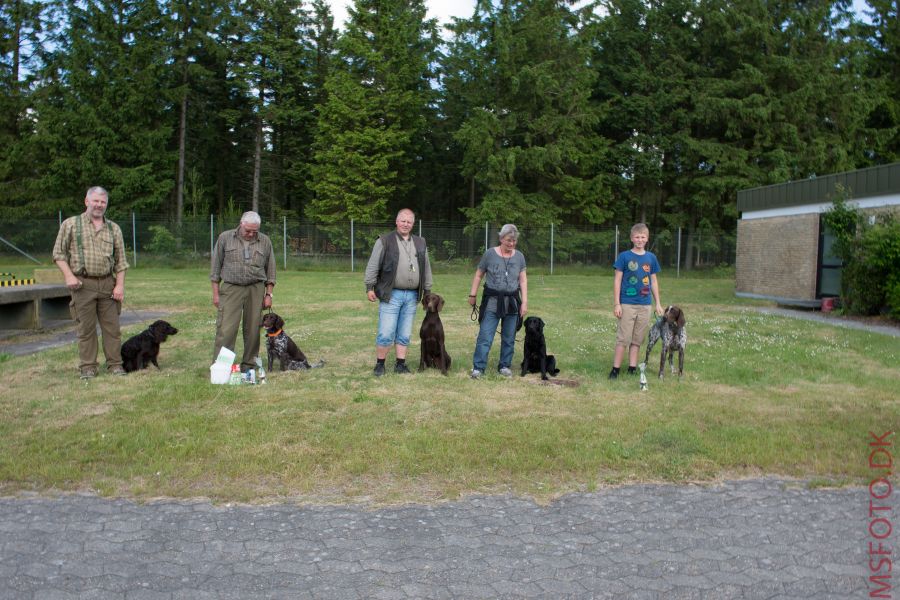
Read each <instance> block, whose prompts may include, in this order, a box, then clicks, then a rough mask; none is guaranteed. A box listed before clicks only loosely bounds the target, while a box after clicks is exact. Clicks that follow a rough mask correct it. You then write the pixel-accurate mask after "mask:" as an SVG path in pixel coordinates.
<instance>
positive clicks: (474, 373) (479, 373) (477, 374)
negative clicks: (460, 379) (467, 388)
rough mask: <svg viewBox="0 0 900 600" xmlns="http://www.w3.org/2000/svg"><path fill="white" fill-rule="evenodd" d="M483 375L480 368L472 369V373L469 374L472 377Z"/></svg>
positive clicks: (477, 377)
mask: <svg viewBox="0 0 900 600" xmlns="http://www.w3.org/2000/svg"><path fill="white" fill-rule="evenodd" d="M482 375H484V373H482V372H481V371H479V370H478V369H472V374H471V375H469V377H471V378H472V379H481V376H482Z"/></svg>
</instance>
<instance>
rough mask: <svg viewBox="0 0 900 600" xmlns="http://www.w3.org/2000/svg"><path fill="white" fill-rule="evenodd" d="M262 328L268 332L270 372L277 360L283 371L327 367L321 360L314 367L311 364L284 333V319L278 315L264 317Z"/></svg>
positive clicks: (267, 345) (271, 314)
mask: <svg viewBox="0 0 900 600" xmlns="http://www.w3.org/2000/svg"><path fill="white" fill-rule="evenodd" d="M262 327H263V329H265V330H266V354H267V355H268V357H269V371H271V370H272V363H273V362H274V361H275V359H276V358H277V359H278V362H279V364H280V365H281V370H282V371H303V370H306V369H318V368H319V367H322V366H324V365H325V361H324V360H320V361H319V362H317V363H316V364H314V365H311V364H309V361H308V360H306V355H305V354H303V351H302V350H300V348H298V347H297V344H295V343H294V340H292V339H291V338H290V337H289V336H288V334H286V333H285V332H284V319H282V318H281V317H279V316H278V315H277V314H275V313H269V314H267V315H264V316H263V319H262Z"/></svg>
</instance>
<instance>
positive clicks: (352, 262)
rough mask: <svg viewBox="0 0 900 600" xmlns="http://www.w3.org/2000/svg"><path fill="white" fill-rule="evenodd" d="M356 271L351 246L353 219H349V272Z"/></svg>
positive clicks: (353, 251)
mask: <svg viewBox="0 0 900 600" xmlns="http://www.w3.org/2000/svg"><path fill="white" fill-rule="evenodd" d="M354 271H356V256H355V248H354V244H353V219H350V272H351V273H353V272H354Z"/></svg>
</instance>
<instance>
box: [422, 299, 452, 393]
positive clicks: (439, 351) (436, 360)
mask: <svg viewBox="0 0 900 600" xmlns="http://www.w3.org/2000/svg"><path fill="white" fill-rule="evenodd" d="M422 307H423V308H425V318H424V319H422V327H420V328H419V338H421V340H422V358H421V359H420V360H419V371H424V370H425V367H433V368H435V369H440V370H441V374H442V375H446V374H447V370H448V369H449V368H450V355H449V354H447V349H446V348H444V325H443V323H441V317H440V315H439V314H438V313H439V312H440V311H441V309H442V308H443V307H444V299H443V298H441V297H440V296H438V295H437V294H432V293H431V292H428V293H426V294H425V295H424V296H423V297H422Z"/></svg>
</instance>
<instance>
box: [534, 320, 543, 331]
mask: <svg viewBox="0 0 900 600" xmlns="http://www.w3.org/2000/svg"><path fill="white" fill-rule="evenodd" d="M534 320H535V321H537V326H538V331H540V332H541V333H544V320H543V319H542V318H540V317H535V318H534Z"/></svg>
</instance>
